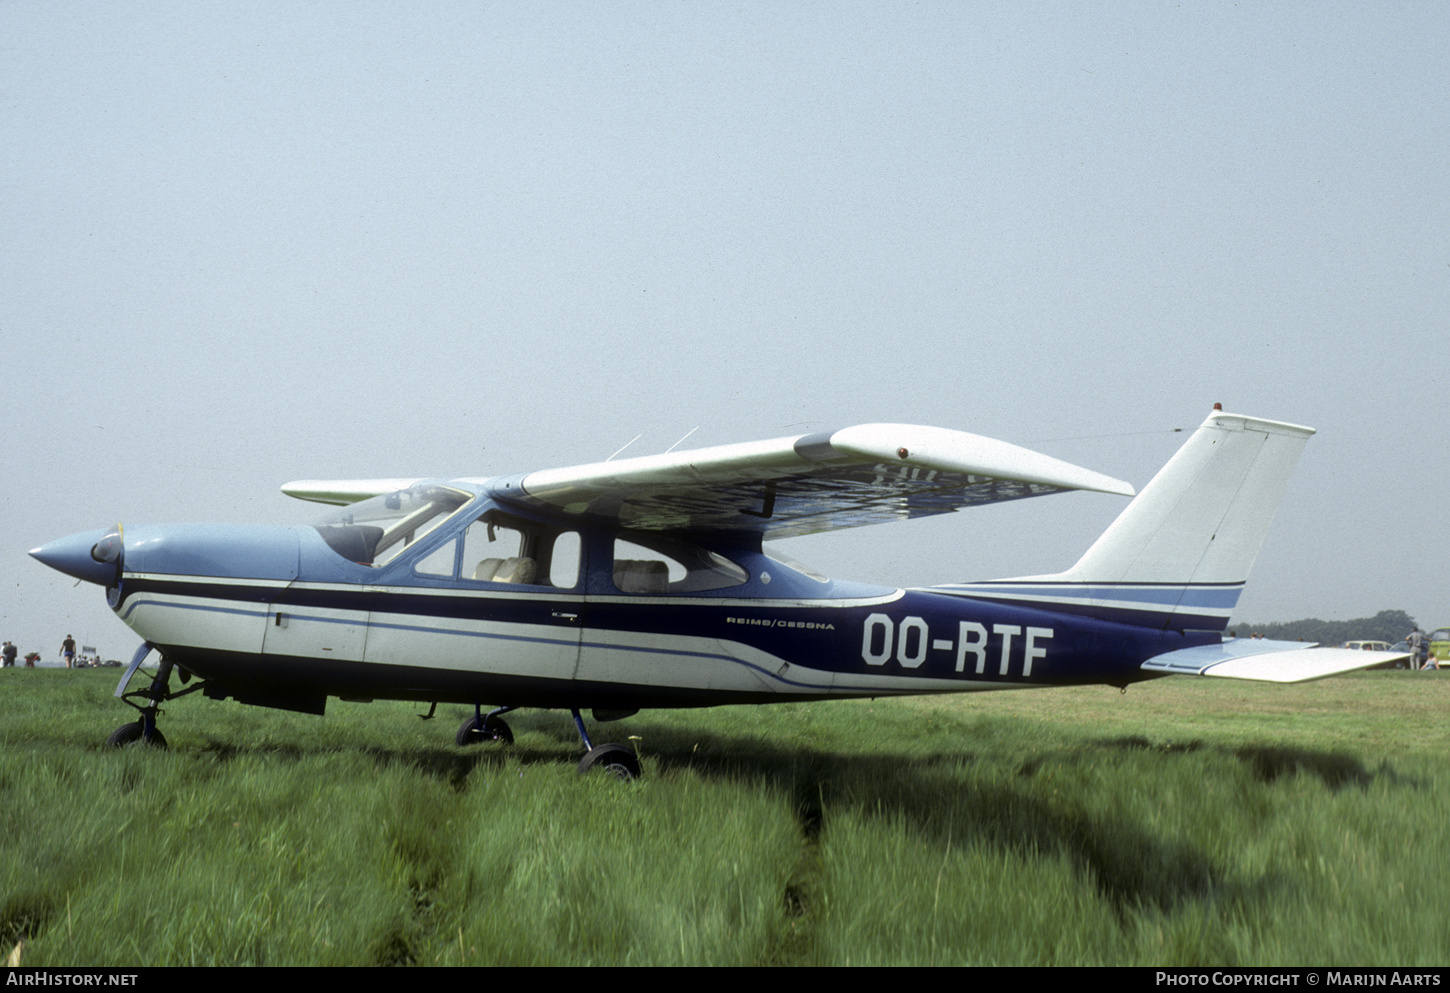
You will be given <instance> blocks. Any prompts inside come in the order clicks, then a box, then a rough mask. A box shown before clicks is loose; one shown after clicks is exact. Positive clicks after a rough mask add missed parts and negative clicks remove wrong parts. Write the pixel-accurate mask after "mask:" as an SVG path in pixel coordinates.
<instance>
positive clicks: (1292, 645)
mask: <svg viewBox="0 0 1450 993" xmlns="http://www.w3.org/2000/svg"><path fill="white" fill-rule="evenodd" d="M1408 657H1409V655H1408V654H1407V653H1405V652H1362V651H1359V650H1358V649H1354V648H1315V647H1314V646H1312V645H1307V646H1306V644H1305V643H1304V642H1302V641H1270V640H1268V639H1266V638H1235V639H1233V640H1232V641H1225V642H1223V643H1222V644H1219V645H1200V646H1199V647H1197V648H1180V649H1179V650H1178V651H1176V652H1165V653H1164V654H1162V655H1155V656H1154V657H1153V658H1151V659H1149V660H1148V661H1147V662H1144V663H1143V669H1144V670H1146V671H1148V672H1161V673H1165V674H1175V675H1180V676H1222V677H1225V678H1228V679H1256V680H1260V681H1263V682H1269V683H1303V682H1308V681H1309V680H1311V679H1323V678H1324V677H1325V676H1334V675H1338V674H1339V673H1341V672H1352V671H1353V670H1355V669H1366V668H1368V667H1370V666H1372V665H1379V664H1380V663H1381V662H1393V661H1395V660H1396V659H1403V658H1408Z"/></svg>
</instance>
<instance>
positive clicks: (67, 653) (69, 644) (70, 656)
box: [60, 635, 76, 669]
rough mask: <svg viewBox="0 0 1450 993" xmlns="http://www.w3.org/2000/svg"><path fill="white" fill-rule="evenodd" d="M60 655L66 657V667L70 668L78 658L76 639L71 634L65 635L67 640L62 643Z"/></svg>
mask: <svg viewBox="0 0 1450 993" xmlns="http://www.w3.org/2000/svg"><path fill="white" fill-rule="evenodd" d="M60 657H61V658H63V659H65V667H66V668H67V669H69V668H70V667H71V666H72V665H74V664H75V660H76V640H75V639H74V638H72V637H71V636H70V635H66V636H65V641H62V642H61V643H60Z"/></svg>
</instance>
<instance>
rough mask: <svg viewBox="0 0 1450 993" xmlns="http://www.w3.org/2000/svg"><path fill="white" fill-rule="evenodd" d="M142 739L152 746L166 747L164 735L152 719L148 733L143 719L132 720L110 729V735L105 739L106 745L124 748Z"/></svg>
mask: <svg viewBox="0 0 1450 993" xmlns="http://www.w3.org/2000/svg"><path fill="white" fill-rule="evenodd" d="M143 741H144V742H145V743H146V744H148V745H150V746H151V747H152V748H165V747H166V736H165V735H164V734H162V733H161V729H160V728H158V727H157V726H156V722H155V720H154V719H153V720H152V722H151V733H150V734H149V735H148V734H147V733H146V722H145V721H132V722H131V723H130V724H122V725H121V726H120V727H118V728H116V730H114V731H112V732H111V736H110V737H109V738H107V739H106V747H107V748H125V747H126V746H127V745H134V744H136V743H137V742H143Z"/></svg>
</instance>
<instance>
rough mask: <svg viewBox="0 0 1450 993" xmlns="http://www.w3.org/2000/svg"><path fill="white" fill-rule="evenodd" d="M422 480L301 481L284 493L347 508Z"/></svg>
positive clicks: (283, 490) (301, 498)
mask: <svg viewBox="0 0 1450 993" xmlns="http://www.w3.org/2000/svg"><path fill="white" fill-rule="evenodd" d="M421 481H422V480H421V478H420V479H299V480H296V481H294V482H291V483H287V484H285V485H284V486H283V487H282V492H283V493H285V494H287V495H288V496H290V497H296V498H297V499H299V500H311V501H312V502H313V503H330V504H333V505H335V506H345V505H347V504H350V503H357V502H358V501H359V500H367V499H370V498H372V497H375V496H382V495H383V494H384V493H392V492H394V491H395V490H406V489H407V488H408V487H409V486H412V485H413V484H414V483H417V482H421Z"/></svg>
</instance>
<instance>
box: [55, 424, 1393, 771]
mask: <svg viewBox="0 0 1450 993" xmlns="http://www.w3.org/2000/svg"><path fill="white" fill-rule="evenodd" d="M1313 433H1314V432H1313V429H1311V428H1305V427H1299V426H1296V425H1293V424H1283V423H1278V422H1275V421H1268V420H1261V419H1258V418H1253V417H1244V416H1240V415H1236V414H1227V413H1224V412H1223V411H1222V410H1221V409H1220V408H1219V407H1218V405H1215V408H1214V412H1213V413H1212V414H1211V415H1210V416H1209V417H1208V419H1207V420H1206V421H1204V423H1203V425H1202V426H1201V427H1200V428H1199V429H1198V430H1197V431H1196V432H1195V433H1194V434H1193V435H1192V436H1191V437H1190V438H1189V440H1188V441H1187V443H1185V444H1184V446H1183V447H1182V448H1181V449H1180V450H1179V451H1178V453H1177V454H1176V455H1175V456H1174V457H1173V458H1172V460H1170V461H1169V463H1168V464H1167V465H1166V466H1165V467H1164V468H1163V469H1162V470H1161V471H1160V472H1159V473H1158V475H1157V476H1156V477H1154V479H1153V480H1152V481H1151V482H1150V483H1149V484H1148V485H1147V486H1146V487H1145V488H1144V489H1143V491H1142V492H1141V493H1139V494H1137V495H1136V497H1135V498H1134V499H1133V500H1132V502H1131V503H1129V504H1128V506H1127V508H1126V509H1125V510H1124V511H1123V512H1122V514H1121V515H1120V516H1119V517H1118V519H1117V520H1116V521H1114V522H1113V524H1112V525H1111V526H1110V527H1109V528H1108V530H1107V531H1106V532H1104V534H1103V535H1102V536H1101V537H1100V538H1099V539H1098V540H1097V542H1096V543H1095V544H1094V545H1093V546H1092V547H1091V548H1090V549H1088V551H1087V553H1086V554H1084V555H1083V556H1082V558H1081V559H1079V560H1078V562H1077V564H1076V565H1074V566H1073V567H1072V568H1070V569H1068V570H1067V571H1066V572H1062V573H1058V574H1056V575H1047V576H1026V577H1021V578H1016V579H999V580H993V581H990V582H973V583H960V584H950V585H946V586H934V587H929V588H920V589H891V588H885V587H881V586H871V585H865V584H861V583H854V582H842V581H839V580H829V579H826V578H825V577H822V576H819V575H816V574H815V573H813V572H812V571H811V570H810V569H808V568H806V567H803V566H801V565H800V564H798V563H796V562H793V561H791V560H790V559H789V558H787V557H786V556H783V555H781V554H779V553H777V552H775V551H773V550H772V549H771V548H770V547H769V546H767V545H765V544H764V542H766V541H769V540H771V539H777V538H787V537H792V536H796V535H804V534H811V533H814V532H819V531H827V530H832V529H836V528H848V527H857V526H860V525H864V524H880V523H885V522H887V521H904V520H909V519H911V518H915V517H927V516H931V515H935V514H943V513H947V512H949V511H954V510H960V509H962V508H966V507H973V506H979V505H982V504H987V503H994V502H997V501H1005V500H1019V499H1024V498H1028V497H1037V496H1044V495H1047V494H1051V493H1062V492H1066V491H1069V490H1093V491H1098V492H1103V493H1115V494H1121V495H1123V496H1133V495H1134V492H1133V488H1132V487H1131V486H1129V485H1128V484H1127V483H1124V482H1121V481H1119V480H1116V479H1112V478H1109V477H1107V476H1104V475H1101V474H1099V473H1095V472H1091V471H1089V470H1087V469H1083V468H1079V467H1078V466H1074V465H1070V464H1068V463H1066V462H1061V461H1058V460H1057V459H1053V458H1049V457H1048V456H1045V455H1041V454H1038V453H1036V452H1031V451H1028V450H1026V449H1023V448H1019V447H1017V446H1015V445H1010V444H1007V443H1005V442H1001V441H994V440H992V439H990V438H984V437H980V436H977V435H972V434H966V433H963V432H959V431H951V430H946V429H942V428H932V427H919V426H914V425H906V424H865V425H859V426H856V427H849V428H845V429H843V430H840V431H835V432H825V433H819V434H808V435H803V436H800V437H793V438H777V439H773V440H770V441H760V442H750V443H745V444H736V445H723V446H719V447H714V448H704V449H698V450H695V451H686V452H675V453H667V454H663V455H651V456H645V457H640V458H629V459H622V460H619V461H606V462H601V463H595V464H593V465H584V466H576V467H573V468H567V469H548V470H543V471H539V472H532V473H527V474H519V475H512V476H500V477H495V478H490V479H458V480H439V479H433V480H415V479H387V480H350V481H336V480H334V481H317V480H308V481H301V482H294V483H288V484H287V485H285V486H284V487H283V488H282V489H283V492H285V493H287V494H289V495H291V496H294V497H299V498H301V499H304V500H312V501H316V502H319V503H324V504H330V505H334V506H335V508H336V509H334V510H332V512H330V513H329V514H328V515H327V516H326V517H324V518H323V519H322V520H321V521H319V522H318V523H316V524H315V525H312V526H304V525H297V526H249V525H204V524H203V525H198V524H167V525H148V526H134V527H128V528H126V529H125V531H124V533H123V532H122V531H121V530H120V529H119V527H118V528H117V529H113V530H110V531H107V530H98V531H91V532H86V533H83V534H77V535H72V536H70V537H68V538H62V539H59V540H57V541H53V542H51V543H49V544H47V545H44V546H42V547H40V548H37V549H35V550H34V551H32V552H31V553H30V554H31V555H33V556H35V558H37V559H39V560H40V561H41V562H44V563H45V564H46V565H49V566H51V567H53V568H55V569H58V570H60V571H61V572H64V573H66V574H68V575H71V576H75V577H77V578H78V579H83V580H87V581H89V582H93V583H96V584H98V585H100V586H103V587H105V589H106V596H107V599H108V602H109V603H110V606H111V608H112V609H113V610H114V611H115V612H116V614H117V615H118V616H119V617H120V618H121V620H123V621H124V622H125V623H126V624H128V625H129V626H130V627H131V628H132V629H133V630H134V631H136V633H137V634H139V635H140V636H141V637H142V638H143V639H144V641H145V643H144V644H143V645H142V646H141V648H140V650H139V651H138V652H137V654H136V657H135V658H134V659H133V660H132V662H131V665H130V666H129V667H128V669H127V670H126V674H125V676H124V677H123V678H122V680H121V685H120V686H119V687H118V688H117V690H116V696H117V697H120V698H121V699H123V700H125V701H126V702H127V703H129V704H130V705H131V706H133V707H136V708H137V709H138V710H139V711H140V715H141V717H140V720H138V721H135V722H133V723H130V724H126V725H123V726H122V727H120V728H118V729H117V730H116V731H115V733H113V734H112V735H111V737H110V743H111V744H116V745H121V744H128V743H131V742H135V741H146V742H150V743H153V744H164V743H165V739H164V737H163V735H162V733H161V731H160V730H158V729H157V727H156V716H157V713H158V710H159V708H160V707H161V705H162V704H163V703H164V702H166V701H168V700H171V699H174V698H176V697H178V696H182V695H185V694H187V693H191V692H194V691H195V690H198V689H200V690H201V691H202V692H203V694H204V695H206V696H208V697H212V698H214V699H224V698H232V699H235V700H237V701H240V702H242V703H249V704H257V705H261V706H266V707H280V708H285V709H289V710H297V711H304V712H309V713H316V714H321V713H323V712H324V709H325V706H326V702H327V698H328V697H330V696H331V697H339V698H342V699H346V700H372V699H394V700H413V701H419V702H425V703H431V704H432V705H433V707H434V708H436V706H437V704H438V703H439V702H447V703H461V704H471V705H473V707H474V714H473V716H472V717H470V718H469V719H468V720H467V721H466V722H465V723H464V725H463V727H462V728H460V729H459V732H458V736H457V741H458V743H459V744H469V743H473V742H479V741H503V742H510V741H512V733H511V732H510V730H509V727H508V725H507V724H506V723H505V722H504V721H503V720H502V717H501V715H502V714H504V713H507V712H508V711H511V710H514V709H517V708H520V707H535V708H555V709H564V710H568V711H570V712H571V713H572V714H573V717H574V722H575V725H576V726H577V727H578V730H579V735H580V737H581V739H582V740H583V745H584V748H585V749H586V754H585V756H584V758H583V760H582V761H581V762H580V771H581V772H583V771H586V770H588V769H590V768H592V767H603V768H607V769H609V770H611V771H612V772H614V773H615V774H616V775H620V776H623V777H631V776H634V775H637V774H638V772H639V763H638V759H637V757H636V756H635V753H634V752H633V751H632V750H631V749H630V748H629V747H628V746H627V745H622V744H601V745H598V746H596V745H594V743H593V742H592V741H591V739H590V736H589V734H588V732H587V730H586V728H585V724H584V720H583V717H582V712H583V711H585V710H589V711H592V713H593V717H594V719H595V720H596V721H601V722H608V721H612V720H618V719H621V718H623V717H627V716H629V715H632V714H634V713H636V712H638V711H639V710H641V709H644V708H651V707H671V708H674V707H705V706H714V705H719V704H756V703H772V702H777V701H789V700H822V699H828V698H839V697H881V696H893V695H907V694H926V693H955V692H961V691H965V690H990V689H1011V688H1022V687H1031V686H1063V685H1087V684H1107V685H1112V686H1120V687H1121V686H1127V685H1128V684H1129V683H1134V682H1138V681H1141V680H1146V679H1154V678H1158V677H1161V676H1166V675H1172V674H1184V675H1197V676H1222V677H1231V678H1237V679H1257V680H1270V681H1276V682H1298V681H1301V680H1309V679H1318V678H1321V677H1324V676H1329V675H1332V674H1334V673H1338V672H1344V671H1348V670H1351V669H1358V668H1362V667H1365V666H1369V665H1374V664H1376V663H1379V662H1383V661H1388V660H1390V659H1393V658H1399V657H1401V656H1398V655H1394V654H1392V653H1386V652H1365V651H1350V650H1340V649H1312V648H1310V647H1308V646H1306V645H1304V644H1302V643H1298V642H1276V641H1268V640H1262V639H1233V638H1225V636H1224V630H1225V628H1226V627H1227V624H1228V619H1229V613H1230V611H1231V610H1232V609H1233V607H1234V605H1235V603H1237V601H1238V598H1239V594H1240V593H1241V592H1242V590H1243V585H1244V582H1245V580H1246V579H1247V578H1248V573H1249V569H1250V567H1251V566H1252V565H1253V562H1254V559H1255V557H1256V556H1257V555H1258V551H1259V547H1260V545H1261V543H1262V542H1263V539H1264V535H1265V534H1266V532H1267V531H1268V528H1269V523H1270V520H1271V519H1272V517H1273V515H1274V511H1275V509H1276V507H1277V506H1278V504H1279V501H1280V498H1281V496H1282V495H1283V492H1284V489H1285V486H1286V485H1287V482H1288V479H1289V475H1290V473H1291V472H1292V470H1293V468H1294V465H1295V463H1296V462H1297V461H1298V458H1299V454H1300V451H1301V450H1302V449H1303V446H1304V443H1305V441H1306V440H1307V439H1308V437H1309V436H1310V435H1311V434H1313ZM152 651H155V652H157V653H159V656H160V662H159V664H158V666H157V668H156V671H155V674H154V676H153V678H152V679H151V681H150V685H149V686H147V687H146V688H145V689H142V690H135V691H130V692H128V691H127V689H126V687H127V685H128V684H129V682H130V681H131V678H132V676H133V675H134V674H135V672H136V671H137V669H138V668H140V667H141V664H142V662H143V661H144V660H145V658H146V657H147V655H148V654H149V653H150V652H152ZM173 672H175V673H176V674H177V675H178V677H179V679H180V681H181V682H182V683H183V684H185V683H188V682H190V680H191V679H192V678H193V677H198V678H199V682H198V683H197V685H195V686H191V687H190V688H188V689H184V690H179V691H173V690H172V688H171V685H170V677H171V674H172V673H173ZM485 703H488V704H491V705H493V709H491V710H488V711H487V712H485V707H484V705H485ZM431 713H432V711H431V710H430V711H429V714H430V715H431Z"/></svg>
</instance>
